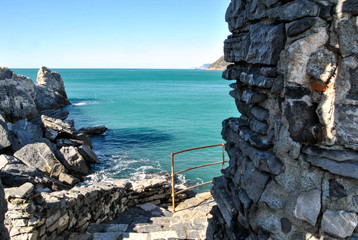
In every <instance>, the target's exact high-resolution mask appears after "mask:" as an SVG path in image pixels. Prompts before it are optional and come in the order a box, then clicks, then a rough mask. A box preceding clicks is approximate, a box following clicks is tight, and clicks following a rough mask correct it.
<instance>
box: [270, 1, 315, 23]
mask: <svg viewBox="0 0 358 240" xmlns="http://www.w3.org/2000/svg"><path fill="white" fill-rule="evenodd" d="M318 12H319V7H318V5H317V4H315V3H313V2H310V1H306V0H297V1H293V2H289V3H287V4H285V5H283V6H280V7H276V8H273V9H271V10H268V13H267V15H268V17H269V18H274V19H280V20H283V21H293V20H295V19H300V18H303V17H315V16H317V15H318Z"/></svg>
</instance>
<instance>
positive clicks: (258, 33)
mask: <svg viewBox="0 0 358 240" xmlns="http://www.w3.org/2000/svg"><path fill="white" fill-rule="evenodd" d="M249 31H250V46H249V50H248V53H247V56H246V59H245V60H246V61H247V62H248V63H252V64H266V65H273V64H277V61H278V59H279V57H280V52H281V50H282V49H283V47H284V42H285V34H284V25H283V24H278V25H276V26H270V25H265V24H261V23H257V24H254V25H250V27H249Z"/></svg>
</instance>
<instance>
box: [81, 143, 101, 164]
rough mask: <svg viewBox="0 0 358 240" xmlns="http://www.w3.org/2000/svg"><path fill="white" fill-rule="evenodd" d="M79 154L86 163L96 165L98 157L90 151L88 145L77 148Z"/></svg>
mask: <svg viewBox="0 0 358 240" xmlns="http://www.w3.org/2000/svg"><path fill="white" fill-rule="evenodd" d="M78 151H79V153H80V154H81V155H82V156H83V157H84V158H85V160H86V162H87V163H97V162H98V157H97V155H96V154H95V153H94V152H93V151H92V149H91V148H90V147H89V146H88V145H83V146H81V147H79V148H78Z"/></svg>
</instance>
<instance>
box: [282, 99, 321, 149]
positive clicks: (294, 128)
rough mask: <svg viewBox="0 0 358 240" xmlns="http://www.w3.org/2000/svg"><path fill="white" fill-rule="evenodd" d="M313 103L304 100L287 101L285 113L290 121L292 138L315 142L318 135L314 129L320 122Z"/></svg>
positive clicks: (299, 140) (298, 140) (297, 140)
mask: <svg viewBox="0 0 358 240" xmlns="http://www.w3.org/2000/svg"><path fill="white" fill-rule="evenodd" d="M315 110H316V108H315V107H314V106H313V105H308V104H307V103H306V102H304V101H293V102H291V103H287V104H286V106H285V108H284V114H285V116H286V118H287V120H288V123H289V132H290V136H291V138H292V139H293V140H294V141H296V142H306V143H315V142H316V135H315V131H314V129H315V128H316V126H317V124H318V123H319V120H318V117H317V115H316V112H315Z"/></svg>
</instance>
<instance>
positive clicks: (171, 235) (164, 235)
mask: <svg viewBox="0 0 358 240" xmlns="http://www.w3.org/2000/svg"><path fill="white" fill-rule="evenodd" d="M150 238H151V240H159V239H160V240H162V239H178V238H179V237H178V234H177V233H176V232H175V231H162V232H151V233H150Z"/></svg>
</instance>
